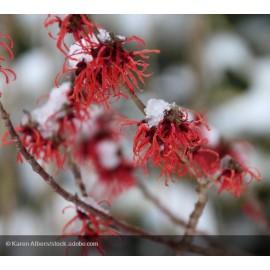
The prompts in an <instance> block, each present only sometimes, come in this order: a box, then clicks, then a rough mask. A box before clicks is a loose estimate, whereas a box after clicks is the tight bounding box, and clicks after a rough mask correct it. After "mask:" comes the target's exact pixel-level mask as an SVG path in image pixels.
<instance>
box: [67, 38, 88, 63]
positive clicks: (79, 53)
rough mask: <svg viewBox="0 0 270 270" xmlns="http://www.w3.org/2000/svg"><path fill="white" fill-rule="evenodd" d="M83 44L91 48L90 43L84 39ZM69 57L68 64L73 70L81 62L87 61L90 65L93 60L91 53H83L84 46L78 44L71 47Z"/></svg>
mask: <svg viewBox="0 0 270 270" xmlns="http://www.w3.org/2000/svg"><path fill="white" fill-rule="evenodd" d="M81 42H82V44H83V46H89V43H88V42H87V41H86V40H85V39H84V38H83V39H81ZM69 57H70V58H69V60H68V63H69V66H70V67H71V68H75V67H76V65H77V64H78V63H79V62H82V61H85V62H86V63H89V62H91V61H92V60H93V57H92V55H91V54H90V52H88V53H86V52H83V49H82V46H81V45H80V44H79V43H78V42H76V43H75V44H73V45H71V46H70V48H69Z"/></svg>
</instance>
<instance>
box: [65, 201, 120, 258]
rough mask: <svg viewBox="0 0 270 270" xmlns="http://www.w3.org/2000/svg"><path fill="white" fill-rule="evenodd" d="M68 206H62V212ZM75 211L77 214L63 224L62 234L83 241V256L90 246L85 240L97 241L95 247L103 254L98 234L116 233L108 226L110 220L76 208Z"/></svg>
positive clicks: (86, 253)
mask: <svg viewBox="0 0 270 270" xmlns="http://www.w3.org/2000/svg"><path fill="white" fill-rule="evenodd" d="M69 207H70V206H69ZM69 207H66V208H64V210H63V213H64V211H65V210H66V209H67V208H69ZM76 212H77V214H76V215H75V216H74V217H73V218H71V220H69V221H68V222H67V223H66V225H65V226H64V228H63V231H62V234H63V235H64V236H70V235H74V236H77V237H78V239H79V240H80V241H81V242H83V243H85V245H84V246H82V249H81V255H84V256H85V255H88V254H89V250H90V249H91V247H90V246H88V245H87V242H93V241H95V242H97V243H98V245H97V246H96V248H97V249H98V251H99V252H100V254H102V255H104V250H103V249H102V246H101V242H100V241H99V238H98V236H102V235H117V232H115V231H114V230H112V229H111V228H110V224H111V221H110V220H104V219H102V218H100V217H98V216H96V215H94V214H90V213H85V212H83V211H81V210H79V209H76ZM67 252H68V250H67Z"/></svg>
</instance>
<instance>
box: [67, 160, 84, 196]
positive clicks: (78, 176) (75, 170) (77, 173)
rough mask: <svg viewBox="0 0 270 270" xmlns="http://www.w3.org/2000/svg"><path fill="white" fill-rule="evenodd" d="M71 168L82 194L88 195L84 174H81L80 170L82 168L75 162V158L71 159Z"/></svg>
mask: <svg viewBox="0 0 270 270" xmlns="http://www.w3.org/2000/svg"><path fill="white" fill-rule="evenodd" d="M69 163H70V169H71V172H72V174H73V176H74V179H75V181H76V184H77V186H78V187H79V189H80V191H81V194H82V196H83V197H87V196H88V194H87V192H86V187H85V184H84V182H83V180H82V175H81V172H80V169H79V168H78V166H77V165H76V164H75V163H74V161H73V160H70V162H69Z"/></svg>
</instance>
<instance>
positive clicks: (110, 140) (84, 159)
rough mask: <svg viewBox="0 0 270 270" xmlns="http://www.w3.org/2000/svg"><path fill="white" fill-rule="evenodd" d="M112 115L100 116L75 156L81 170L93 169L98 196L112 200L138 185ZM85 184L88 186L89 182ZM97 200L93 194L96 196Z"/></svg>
mask: <svg viewBox="0 0 270 270" xmlns="http://www.w3.org/2000/svg"><path fill="white" fill-rule="evenodd" d="M113 120H114V119H113V117H112V114H111V112H110V113H101V111H100V114H99V115H98V114H97V115H96V118H95V117H93V114H92V118H91V120H90V123H88V125H89V130H90V132H88V133H87V135H86V136H83V138H81V139H80V140H79V141H78V143H77V146H76V151H75V156H76V159H77V163H78V164H80V165H81V166H89V164H90V165H91V168H92V170H94V171H95V173H96V181H97V183H98V184H97V185H95V186H94V187H93V188H92V192H93V193H95V196H98V195H97V194H99V193H100V196H101V197H102V198H104V196H107V197H108V198H109V199H111V198H112V197H115V196H116V195H118V194H120V193H121V192H123V191H124V190H127V189H128V188H130V187H132V186H133V185H134V184H135V182H136V181H135V178H134V175H133V174H134V166H133V164H132V162H131V161H129V160H127V159H126V157H125V156H124V154H123V151H122V145H121V136H120V134H119V131H118V130H117V129H116V128H115V121H113ZM86 182H88V181H87V180H86ZM93 196H94V194H93Z"/></svg>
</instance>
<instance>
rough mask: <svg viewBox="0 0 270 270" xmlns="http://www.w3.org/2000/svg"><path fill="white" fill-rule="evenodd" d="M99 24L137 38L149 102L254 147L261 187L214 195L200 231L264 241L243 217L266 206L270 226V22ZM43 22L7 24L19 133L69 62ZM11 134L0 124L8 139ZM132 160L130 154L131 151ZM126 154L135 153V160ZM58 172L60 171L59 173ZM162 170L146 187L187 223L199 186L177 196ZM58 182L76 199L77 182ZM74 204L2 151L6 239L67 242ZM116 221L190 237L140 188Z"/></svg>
mask: <svg viewBox="0 0 270 270" xmlns="http://www.w3.org/2000/svg"><path fill="white" fill-rule="evenodd" d="M93 18H94V20H96V21H97V22H99V23H100V24H102V25H103V26H104V27H105V28H106V29H107V30H109V31H112V32H115V33H116V34H120V35H125V36H132V35H137V36H140V37H141V38H143V39H145V40H146V42H147V47H148V48H149V49H152V48H153V49H160V50H161V54H160V55H157V56H155V55H151V69H152V70H153V71H154V72H155V74H154V76H153V77H151V78H150V79H148V80H147V84H146V86H145V91H144V92H143V93H142V94H140V97H141V98H142V99H143V100H144V101H147V100H148V99H149V98H162V99H164V100H166V101H168V102H173V101H175V102H176V103H178V104H179V105H182V106H184V107H188V108H193V109H195V110H197V111H200V112H202V113H205V117H206V118H207V119H208V120H209V123H210V125H211V126H212V127H214V128H215V129H217V130H218V131H219V132H220V133H222V134H223V135H224V137H225V138H226V139H228V140H248V141H250V142H251V143H252V146H253V147H252V148H251V149H250V150H249V153H248V156H247V160H248V164H249V165H250V166H252V167H256V168H258V169H259V170H260V172H261V175H262V181H261V182H260V183H254V184H252V185H250V187H249V191H248V192H247V193H246V194H245V195H244V196H243V197H241V198H234V197H232V196H231V195H230V194H222V195H218V196H217V193H216V190H212V192H211V194H210V200H209V203H208V206H207V208H206V210H205V212H204V214H203V217H202V218H201V220H200V223H199V229H201V230H204V231H205V232H207V233H209V234H236V235H238V234H248V235H251V234H264V233H269V230H268V229H266V228H263V227H262V226H260V225H259V224H256V222H254V221H253V220H252V219H250V217H249V216H247V215H246V214H245V213H244V212H243V211H242V205H243V203H244V202H245V201H247V200H249V198H250V197H252V198H253V200H255V201H256V203H259V204H261V205H263V207H264V213H265V214H266V215H268V216H267V217H268V218H269V219H268V220H270V211H269V210H270V199H269V198H270V169H269V167H270V166H269V165H270V16H251V15H248V16H244V15H241V16H236V15H229V16H226V15H210V16H207V15H94V16H93ZM44 19H45V16H43V15H1V16H0V32H1V33H9V34H10V35H11V37H12V38H13V40H14V43H15V48H14V53H15V60H14V61H12V63H11V64H10V66H11V68H13V69H14V70H15V72H16V73H17V77H18V78H17V81H16V82H14V83H11V84H10V85H9V86H8V87H6V86H4V84H3V82H2V81H0V88H1V91H2V92H4V95H3V102H4V104H5V106H6V108H7V109H8V111H9V112H11V114H12V120H13V121H14V123H16V125H17V124H19V123H20V119H21V116H22V110H23V109H28V110H32V109H34V108H35V106H36V100H37V99H38V98H39V97H40V96H42V95H44V94H46V93H48V91H49V90H50V89H52V88H53V84H54V77H55V75H56V74H57V72H58V71H59V70H60V68H61V64H62V61H63V56H62V55H61V54H60V52H58V51H57V50H56V47H55V42H54V41H52V40H51V39H50V38H49V37H48V35H47V31H46V30H45V29H44V28H43V22H44ZM117 107H118V108H119V109H120V110H121V111H122V113H123V114H125V115H126V116H129V117H131V118H132V119H141V118H142V115H141V114H140V112H139V111H138V110H137V109H136V108H135V107H134V105H133V104H131V103H130V102H129V101H126V100H121V101H120V103H119V104H117ZM3 133H4V127H3V123H2V122H1V123H0V135H1V136H2V134H3ZM127 150H128V151H129V152H130V153H131V145H127ZM128 151H127V152H128ZM52 173H53V170H52ZM157 175H158V172H157V171H153V172H151V173H150V175H149V176H148V177H145V176H141V177H142V178H144V180H145V183H146V184H147V186H148V187H149V189H150V190H151V191H152V192H153V194H155V195H157V196H158V197H159V199H160V200H161V201H162V202H163V203H164V205H167V207H168V208H170V209H171V210H172V211H173V212H174V213H175V215H178V216H179V217H181V218H184V219H188V216H189V214H190V212H191V211H192V209H193V206H194V202H195V201H196V193H195V190H194V183H190V181H185V180H182V181H180V182H177V183H175V184H171V185H170V186H169V187H165V186H164V182H163V180H161V179H160V180H156V177H157ZM56 177H57V179H58V180H59V182H60V183H61V184H63V185H64V186H65V187H66V188H67V189H69V190H71V191H74V192H75V191H76V187H75V186H74V183H73V181H72V178H71V176H70V175H69V174H68V173H67V172H60V173H59V174H58V175H57V176H56ZM67 205H69V204H68V203H66V202H65V201H64V200H63V199H61V198H60V197H59V196H56V195H55V194H54V193H53V192H52V191H51V190H50V188H49V187H48V186H47V185H46V184H44V183H43V181H42V180H41V179H39V176H37V175H36V174H35V173H33V172H32V171H31V169H30V167H29V166H28V165H27V164H16V151H15V148H14V147H12V146H11V147H7V146H5V147H2V146H1V148H0V234H2V235H3V234H4V235H6V234H11V235H12V234H30V235H38V234H42V235H51V234H61V230H62V227H63V225H64V224H65V223H66V222H67V221H68V220H69V219H70V218H71V216H72V215H73V214H74V212H72V211H66V212H65V214H62V209H63V208H64V207H65V206H67ZM112 211H113V213H114V214H115V216H118V217H120V218H122V219H124V220H127V221H130V222H132V223H133V224H136V225H138V226H141V227H142V228H145V229H147V230H151V232H152V233H155V234H180V233H181V232H182V231H183V230H182V228H179V227H177V226H176V225H174V224H172V223H171V222H170V221H169V220H168V219H167V218H166V216H164V215H163V214H162V213H160V211H159V210H158V209H157V208H156V207H155V206H154V205H153V204H151V203H150V202H148V201H147V200H146V199H145V198H144V197H143V195H142V193H141V192H140V191H139V190H138V189H136V188H132V189H131V190H129V191H127V192H126V193H124V194H123V195H121V196H119V197H118V198H117V199H115V200H114V201H113V202H112Z"/></svg>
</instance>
